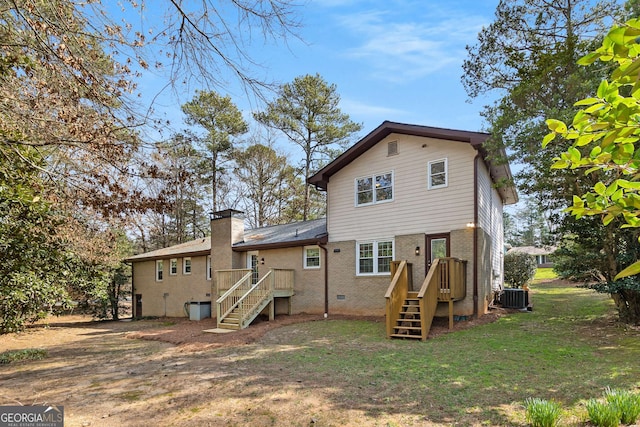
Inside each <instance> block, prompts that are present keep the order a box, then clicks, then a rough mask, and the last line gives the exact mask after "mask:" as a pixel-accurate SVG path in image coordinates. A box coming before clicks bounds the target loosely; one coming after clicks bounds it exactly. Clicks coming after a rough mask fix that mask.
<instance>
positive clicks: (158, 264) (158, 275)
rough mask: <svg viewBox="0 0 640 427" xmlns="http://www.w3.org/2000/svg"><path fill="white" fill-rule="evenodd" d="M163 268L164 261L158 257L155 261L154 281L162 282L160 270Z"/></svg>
mask: <svg viewBox="0 0 640 427" xmlns="http://www.w3.org/2000/svg"><path fill="white" fill-rule="evenodd" d="M163 269H164V261H163V260H161V259H159V260H157V261H156V282H162V270H163Z"/></svg>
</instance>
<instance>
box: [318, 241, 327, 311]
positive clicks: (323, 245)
mask: <svg viewBox="0 0 640 427" xmlns="http://www.w3.org/2000/svg"><path fill="white" fill-rule="evenodd" d="M318 246H319V247H320V248H322V251H323V252H324V318H325V319H326V318H327V317H328V316H329V251H328V250H327V247H326V246H325V244H324V243H321V242H318Z"/></svg>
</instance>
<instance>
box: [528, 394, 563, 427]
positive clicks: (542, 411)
mask: <svg viewBox="0 0 640 427" xmlns="http://www.w3.org/2000/svg"><path fill="white" fill-rule="evenodd" d="M524 406H525V411H526V412H525V416H526V417H527V421H528V422H529V423H530V424H531V425H532V426H533V427H555V426H557V425H558V420H559V419H560V404H558V403H556V402H553V401H548V400H544V399H538V398H528V399H527V400H525V401H524Z"/></svg>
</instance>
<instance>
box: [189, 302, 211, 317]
mask: <svg viewBox="0 0 640 427" xmlns="http://www.w3.org/2000/svg"><path fill="white" fill-rule="evenodd" d="M207 317H211V301H191V303H190V306H189V320H202V319H206V318H207Z"/></svg>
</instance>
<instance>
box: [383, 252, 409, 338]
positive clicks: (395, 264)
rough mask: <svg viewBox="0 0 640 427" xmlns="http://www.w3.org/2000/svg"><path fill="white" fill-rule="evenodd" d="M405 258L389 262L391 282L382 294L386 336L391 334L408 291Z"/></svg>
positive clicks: (407, 270)
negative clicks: (384, 299) (384, 308)
mask: <svg viewBox="0 0 640 427" xmlns="http://www.w3.org/2000/svg"><path fill="white" fill-rule="evenodd" d="M409 265H410V264H409V263H407V261H406V260H403V261H392V262H391V277H392V279H391V284H390V285H389V288H387V292H386V294H385V295H384V297H385V298H386V300H387V302H386V314H387V337H390V336H391V334H393V325H394V323H395V321H396V319H397V318H398V315H399V314H400V311H401V310H402V304H404V300H405V298H407V294H408V293H409V283H410V282H409V281H410V280H411V279H410V278H409V277H410V276H409V267H408V266H409Z"/></svg>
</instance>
